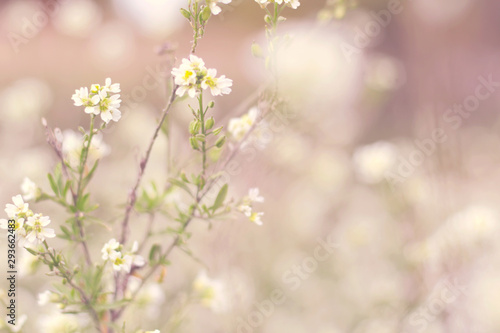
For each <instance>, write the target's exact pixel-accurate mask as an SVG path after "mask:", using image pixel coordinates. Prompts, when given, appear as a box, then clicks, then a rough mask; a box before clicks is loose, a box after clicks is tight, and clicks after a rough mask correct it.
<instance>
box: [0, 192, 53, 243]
mask: <svg viewBox="0 0 500 333" xmlns="http://www.w3.org/2000/svg"><path fill="white" fill-rule="evenodd" d="M12 202H13V204H7V205H6V207H5V212H6V213H7V216H8V217H9V219H10V220H14V221H15V224H14V232H15V234H16V235H17V236H18V239H19V245H21V246H24V244H25V243H26V241H28V242H30V243H32V244H39V243H41V242H43V241H44V240H45V238H53V237H55V236H56V235H55V233H54V229H50V228H46V226H47V225H49V224H50V218H49V217H48V216H43V215H42V214H34V213H33V211H31V210H30V209H29V205H28V204H27V203H25V202H24V200H23V197H22V196H21V195H20V194H18V195H16V196H14V197H12ZM0 228H2V229H8V228H9V221H8V220H6V219H1V220H0Z"/></svg>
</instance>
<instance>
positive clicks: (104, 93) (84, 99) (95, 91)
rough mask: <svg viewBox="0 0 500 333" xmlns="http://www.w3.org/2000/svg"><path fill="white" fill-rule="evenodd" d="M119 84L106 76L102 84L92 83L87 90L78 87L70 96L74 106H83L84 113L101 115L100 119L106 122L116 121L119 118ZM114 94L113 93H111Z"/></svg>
mask: <svg viewBox="0 0 500 333" xmlns="http://www.w3.org/2000/svg"><path fill="white" fill-rule="evenodd" d="M120 91H121V90H120V84H119V83H113V84H112V83H111V79H110V78H107V79H106V83H105V85H104V86H100V85H99V84H92V86H91V87H90V92H89V90H88V89H87V88H86V87H85V88H80V89H79V90H78V89H77V90H75V94H73V96H72V97H71V98H72V99H73V101H74V102H75V105H76V106H85V113H89V114H90V113H91V114H94V115H99V114H100V115H101V119H102V121H104V122H105V123H106V124H108V123H109V122H110V121H111V120H113V121H118V120H120V118H121V112H120V111H119V110H118V108H119V107H120V103H121V100H120V95H119V94H116V93H119V92H120ZM112 94H115V95H112Z"/></svg>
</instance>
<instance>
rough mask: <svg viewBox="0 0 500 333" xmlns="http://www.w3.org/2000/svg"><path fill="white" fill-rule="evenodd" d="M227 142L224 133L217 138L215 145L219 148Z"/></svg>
mask: <svg viewBox="0 0 500 333" xmlns="http://www.w3.org/2000/svg"><path fill="white" fill-rule="evenodd" d="M225 142H226V136H225V135H223V136H221V137H220V138H218V139H217V141H216V142H215V146H216V147H217V148H221V147H222V146H223V145H224V143H225Z"/></svg>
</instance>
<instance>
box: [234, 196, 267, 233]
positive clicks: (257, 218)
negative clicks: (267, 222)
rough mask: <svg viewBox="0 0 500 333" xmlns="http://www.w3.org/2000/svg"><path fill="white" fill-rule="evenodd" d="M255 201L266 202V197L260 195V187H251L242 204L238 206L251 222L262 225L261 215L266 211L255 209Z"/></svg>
mask: <svg viewBox="0 0 500 333" xmlns="http://www.w3.org/2000/svg"><path fill="white" fill-rule="evenodd" d="M255 202H264V197H262V196H261V195H259V189H258V188H251V189H250V190H249V191H248V195H247V196H245V197H244V198H243V200H242V202H241V204H240V205H239V206H238V210H239V211H240V212H242V213H243V214H244V215H245V216H246V217H248V219H249V220H250V221H251V222H253V223H255V224H257V225H262V220H261V217H262V216H263V215H264V213H262V212H254V211H253V206H252V204H253V203H255Z"/></svg>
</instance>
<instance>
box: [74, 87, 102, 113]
mask: <svg viewBox="0 0 500 333" xmlns="http://www.w3.org/2000/svg"><path fill="white" fill-rule="evenodd" d="M71 99H72V100H73V101H74V102H75V106H85V113H93V114H99V111H98V110H99V108H98V107H96V106H97V105H98V104H99V100H100V97H99V95H93V96H90V95H89V90H88V88H87V87H85V88H84V87H82V88H80V89H76V90H75V93H74V94H73V96H71Z"/></svg>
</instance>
